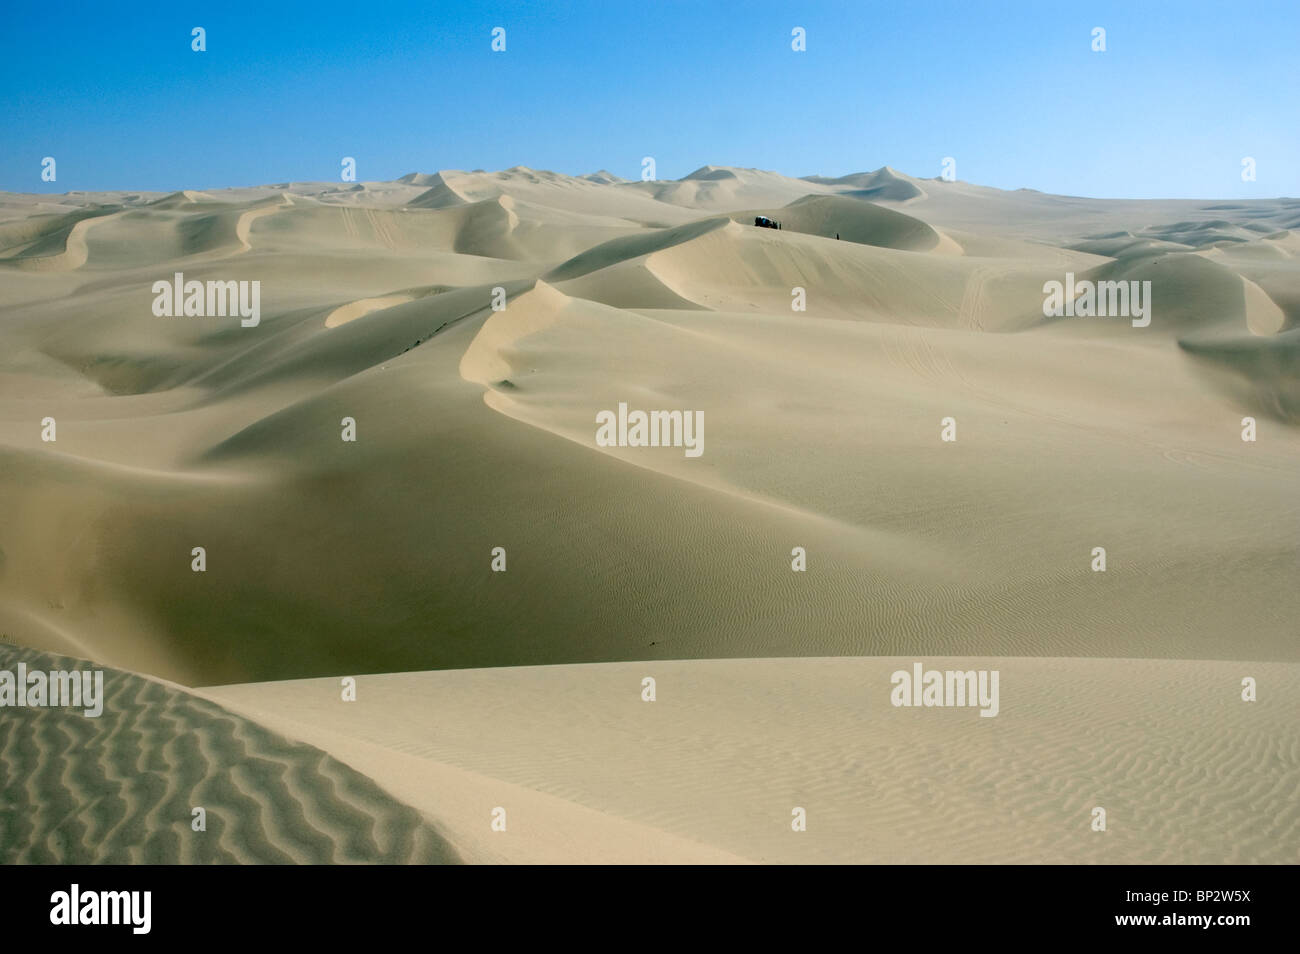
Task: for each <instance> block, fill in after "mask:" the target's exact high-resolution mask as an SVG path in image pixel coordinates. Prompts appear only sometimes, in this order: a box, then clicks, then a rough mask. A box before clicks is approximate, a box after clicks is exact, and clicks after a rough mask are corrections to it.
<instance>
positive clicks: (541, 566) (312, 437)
mask: <svg viewBox="0 0 1300 954" xmlns="http://www.w3.org/2000/svg"><path fill="white" fill-rule="evenodd" d="M200 185H201V184H200ZM754 210H770V211H773V212H774V213H775V214H776V215H777V217H778V218H782V219H783V221H785V222H786V224H787V225H788V227H787V228H785V229H783V230H781V231H774V230H768V229H758V228H754V227H753V226H752V224H749V223H751V222H752V218H749V216H750V214H751V213H752V212H753V211H754ZM87 223H89V224H87ZM1297 224H1300V202H1297V201H1296V200H1287V199H1278V200H1260V201H1254V202H1241V203H1219V202H1205V201H1199V202H1198V201H1180V202H1111V201H1098V200H1087V199H1078V198H1070V197H1062V196H1049V195H1043V194H1040V193H1034V192H1027V191H1019V192H1000V191H998V190H993V189H985V188H981V187H978V186H972V185H969V184H966V183H961V182H957V183H947V182H942V181H938V180H915V179H912V178H910V177H907V176H905V175H903V174H901V173H898V172H895V171H894V170H889V169H884V170H879V171H877V172H874V173H868V174H861V175H857V176H848V177H844V178H842V179H835V180H829V179H820V178H812V179H804V180H801V179H791V178H788V177H785V176H779V175H776V174H774V173H766V172H757V171H754V170H746V169H724V168H718V167H705V168H703V169H701V170H699V171H698V172H697V173H694V174H692V175H691V176H689V177H686V178H685V179H683V180H680V181H676V182H657V183H656V182H651V183H646V182H639V181H626V180H623V179H619V178H617V177H613V176H609V175H593V176H589V177H570V176H562V175H558V174H555V173H547V172H541V171H537V170H531V169H525V168H522V167H520V168H516V169H511V170H506V171H504V172H499V173H481V172H474V173H463V172H451V171H447V172H443V173H438V174H430V175H412V176H407V177H403V179H402V180H399V181H397V182H393V183H373V182H366V183H352V184H339V183H315V184H312V183H282V184H278V185H274V186H264V187H258V188H249V189H233V190H231V189H207V190H205V191H202V192H197V191H190V192H182V193H173V194H170V195H159V194H146V193H140V194H124V193H114V194H104V195H75V194H70V195H65V196H4V197H0V246H2V247H0V270H2V271H3V281H2V282H0V355H3V357H2V358H0V631H2V632H3V633H4V634H7V635H8V636H10V637H11V638H12V639H13V640H14V641H15V642H17V643H21V644H24V645H29V646H35V647H39V648H45V649H49V650H54V651H60V652H68V653H76V654H79V655H84V656H89V657H91V658H95V659H99V660H102V661H105V662H107V663H110V664H113V665H117V666H120V667H122V668H126V669H131V670H133V671H143V672H149V673H153V674H155V675H160V676H163V677H166V678H170V679H173V680H175V681H179V682H183V683H186V684H214V683H224V682H249V681H256V680H266V679H272V678H300V677H307V676H317V675H320V676H323V675H333V674H336V673H339V672H344V671H353V672H391V671H404V670H426V669H436V668H444V667H478V666H490V665H520V664H543V663H573V662H599V661H612V660H621V659H624V660H626V659H641V658H683V657H687V658H690V657H693V658H711V657H725V656H735V657H743V656H782V655H828V654H849V655H875V654H897V653H916V654H922V655H943V654H982V655H1012V656H1026V655H1029V656H1044V657H1056V656H1103V657H1114V658H1122V657H1161V658H1170V659H1178V658H1204V659H1223V660H1260V661H1277V662H1296V661H1300V642H1298V641H1297V640H1296V633H1295V620H1296V618H1298V617H1300V590H1297V588H1296V587H1295V585H1294V583H1295V579H1296V573H1297V570H1298V569H1300V552H1298V547H1300V544H1298V542H1297V541H1300V507H1298V506H1297V497H1296V491H1295V488H1296V487H1297V485H1300V428H1297V427H1296V422H1297V420H1300V347H1297V344H1296V342H1297V340H1300V339H1297V338H1296V335H1297V334H1298V333H1300V328H1298V327H1297V318H1298V317H1300V313H1298V312H1297V305H1298V303H1300V296H1298V294H1297V293H1298V291H1300V281H1298V279H1297V274H1300V273H1298V271H1297V268H1298V265H1297V263H1298V262H1300V259H1297V258H1296V252H1297V249H1298V246H1297V245H1296V241H1297V240H1296V237H1295V233H1294V232H1292V231H1291V229H1293V228H1294V227H1295V226H1296V225H1297ZM83 225H84V226H85V227H84V228H82V226H83ZM836 232H838V233H839V234H840V236H841V238H840V240H838V241H837V240H836V239H835V238H834V235H835V233H836ZM83 245H84V256H85V259H84V261H80V260H81V257H82V252H83V249H82V248H81V246H83ZM78 261H80V264H78V265H76V267H68V266H69V265H71V264H73V263H76V262H78ZM49 262H53V263H55V264H56V265H57V266H58V267H59V268H61V269H62V270H59V271H44V270H42V269H44V268H45V267H47V266H46V265H45V264H42V263H49ZM177 271H182V272H184V274H185V276H186V278H187V279H199V280H208V279H218V280H257V281H260V282H261V283H262V318H261V323H260V324H259V326H258V327H257V328H251V329H245V328H240V327H239V324H238V321H237V320H232V319H223V318H157V317H155V316H154V315H153V314H152V312H151V308H150V305H151V298H152V295H151V292H150V289H151V286H152V283H153V282H154V281H157V280H159V279H168V280H169V279H170V278H171V277H172V275H173V274H174V273H175V272H177ZM1066 271H1073V272H1075V273H1076V276H1077V277H1079V278H1084V277H1091V278H1095V279H1130V278H1131V279H1135V280H1143V279H1146V280H1150V281H1152V284H1153V295H1154V298H1155V312H1154V318H1153V321H1152V324H1151V326H1150V327H1149V328H1145V329H1135V328H1132V327H1131V326H1130V325H1129V324H1128V322H1127V321H1125V320H1124V319H1113V318H1106V319H1059V320H1047V319H1044V317H1043V315H1042V310H1041V306H1042V300H1043V294H1042V284H1043V282H1044V281H1046V280H1060V279H1062V278H1063V277H1064V273H1065V272H1066ZM796 286H798V287H800V288H803V289H804V290H805V291H806V294H807V311H806V312H795V311H792V310H791V300H792V297H791V293H792V288H794V287H796ZM496 287H499V288H501V289H502V290H503V291H504V292H505V293H506V295H507V298H508V306H507V308H506V310H505V311H503V312H493V311H492V310H491V308H490V304H491V301H492V297H493V289H494V288H496ZM345 318H346V319H349V320H346V321H344V319H345ZM619 401H626V402H628V403H629V404H630V405H631V406H632V407H634V408H637V407H640V408H647V409H656V408H663V409H691V410H700V411H703V412H704V417H705V434H704V437H705V452H704V455H703V456H702V457H700V458H698V459H690V458H687V457H685V456H684V454H683V453H682V451H681V449H680V448H660V449H637V448H599V447H597V446H596V445H595V441H594V434H595V414H596V412H597V411H600V410H604V409H613V408H615V407H616V406H617V404H618V402H619ZM1246 415H1252V416H1255V417H1257V418H1258V426H1259V440H1258V441H1257V442H1256V443H1244V442H1242V441H1241V440H1240V432H1241V419H1242V417H1244V416H1246ZM46 416H53V417H55V418H56V419H57V421H58V441H57V443H52V444H51V443H44V442H42V441H41V439H40V433H41V426H40V421H41V420H42V418H44V417H46ZM345 417H347V418H353V419H354V420H355V421H356V422H357V434H358V440H357V442H356V443H344V442H343V441H341V440H340V428H341V421H342V420H343V419H344V418H345ZM945 417H953V418H955V419H956V421H957V431H958V441H957V442H956V443H955V444H945V443H942V442H941V441H940V440H939V436H940V421H941V420H942V419H943V418H945ZM196 546H203V547H205V548H206V550H207V554H208V569H207V572H206V573H203V574H197V573H193V572H191V570H190V559H191V556H190V552H191V549H192V548H193V547H196ZM496 546H502V547H505V548H506V550H507V552H508V559H509V569H508V571H507V572H506V573H504V574H501V573H492V572H491V571H490V560H491V550H492V548H493V547H496ZM796 546H801V547H805V548H806V549H807V552H808V561H809V563H808V566H809V570H808V572H807V573H806V574H796V573H792V572H791V570H790V558H791V550H792V548H794V547H796ZM1098 546H1101V547H1105V548H1106V550H1107V559H1108V569H1107V572H1106V573H1094V572H1092V571H1091V569H1090V563H1091V559H1092V549H1093V548H1094V547H1098Z"/></svg>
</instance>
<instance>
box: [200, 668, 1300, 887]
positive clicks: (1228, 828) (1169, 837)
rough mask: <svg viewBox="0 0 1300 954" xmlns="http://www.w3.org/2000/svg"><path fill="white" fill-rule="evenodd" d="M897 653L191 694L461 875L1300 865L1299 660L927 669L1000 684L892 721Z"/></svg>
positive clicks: (398, 677) (898, 711) (901, 711)
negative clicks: (366, 797) (275, 742)
mask: <svg viewBox="0 0 1300 954" xmlns="http://www.w3.org/2000/svg"><path fill="white" fill-rule="evenodd" d="M912 662H913V660H912V659H911V658H910V657H903V658H894V659H891V658H877V659H798V660H791V659H750V660H726V661H720V660H714V661H705V660H701V661H692V662H683V661H659V662H645V663H620V664H609V665H597V666H547V667H541V668H535V669H495V670H483V671H472V672H471V671H461V672H440V673H402V674H394V675H385V676H374V677H369V678H364V679H362V680H360V681H359V683H358V689H357V692H358V696H357V701H356V702H355V703H342V702H339V701H338V690H337V682H336V681H334V680H309V681H304V682H291V683H265V684H260V685H243V686H226V687H223V688H220V689H212V690H207V692H206V694H208V695H210V696H211V697H213V698H214V699H217V700H218V701H220V702H221V703H222V704H223V705H226V706H229V707H230V708H232V709H234V710H235V711H238V712H240V713H242V714H244V715H246V716H248V717H250V718H253V719H257V720H259V721H262V720H264V721H265V722H266V724H267V725H270V726H274V727H275V728H276V729H277V730H278V731H282V732H284V733H285V734H286V735H290V736H292V737H294V738H299V739H302V740H305V741H307V742H309V743H310V744H312V745H316V746H319V747H320V748H322V749H324V750H325V751H328V752H330V753H331V754H332V755H334V756H335V757H337V758H339V759H341V760H343V761H345V762H348V763H349V764H351V765H352V766H354V767H356V768H358V769H360V770H361V771H363V772H365V773H366V774H367V775H368V776H370V777H372V778H374V779H375V780H376V781H378V782H379V783H380V784H382V785H384V786H385V787H386V788H388V789H389V790H390V791H392V792H394V793H395V794H397V795H399V796H400V797H402V798H403V799H405V800H407V801H409V802H410V803H411V804H412V805H414V806H416V807H419V808H421V809H422V810H424V811H426V812H430V813H434V814H435V815H436V817H438V819H439V821H440V823H441V824H442V825H444V826H445V830H446V831H447V837H448V838H449V839H450V840H451V841H452V842H453V843H454V844H455V845H456V846H457V848H458V849H459V850H460V851H461V852H462V853H463V856H464V857H465V858H466V859H467V860H473V861H497V860H514V861H529V862H555V861H561V862H564V861H576V860H582V861H588V860H600V861H615V862H619V861H622V862H628V861H645V860H669V861H679V862H696V861H702V860H728V859H727V858H726V855H727V854H730V855H732V856H733V857H734V858H739V859H747V860H750V861H760V862H768V863H773V862H797V863H810V862H816V863H860V862H892V863H918V862H926V863H936V862H937V863H975V864H980V863H985V864H989V863H991V864H1001V863H1020V864H1092V863H1101V864H1132V863H1147V864H1178V863H1198V864H1222V863H1236V864H1240V863H1292V864H1294V863H1296V862H1300V805H1297V803H1296V800H1295V799H1294V797H1293V793H1294V791H1295V788H1296V786H1297V784H1300V765H1298V764H1297V762H1296V758H1295V751H1296V748H1297V742H1300V738H1297V728H1296V727H1297V725H1300V668H1297V666H1295V665H1294V664H1288V665H1279V664H1242V663H1210V662H1194V661H1156V660H1116V659H1023V658H999V659H970V658H960V659H929V660H927V661H926V665H927V666H929V667H933V668H938V669H946V668H959V669H983V668H993V669H998V670H999V671H1000V676H1001V678H1000V686H1001V689H1000V695H1001V706H1002V708H1001V711H1000V712H999V714H998V716H997V717H996V718H991V719H986V718H980V717H979V716H978V711H977V710H976V709H970V708H965V709H908V708H895V707H892V706H891V705H890V704H889V701H888V697H889V691H890V689H891V683H890V674H891V673H892V672H893V671H894V670H897V669H900V668H902V669H910V668H911V665H912ZM1247 675H1250V676H1253V677H1254V678H1256V679H1257V681H1258V684H1259V686H1260V691H1261V696H1260V698H1259V701H1257V702H1255V703H1246V702H1242V701H1241V700H1240V695H1239V693H1240V682H1241V679H1242V677H1243V676H1247ZM646 676H653V677H654V678H655V680H656V695H657V698H656V701H655V702H653V703H649V702H644V701H642V699H641V685H642V679H643V678H644V677H646ZM497 806H500V807H503V808H505V809H506V812H507V828H506V831H504V832H494V831H492V830H491V828H490V824H489V822H490V818H491V812H492V810H493V809H494V808H496V807H497ZM795 807H802V808H804V809H805V810H806V812H807V819H808V823H807V831H804V832H795V831H792V829H791V817H792V816H791V812H792V809H793V808H795ZM1095 807H1102V808H1104V809H1105V810H1106V813H1107V830H1106V831H1104V832H1098V831H1093V830H1092V828H1091V822H1092V810H1093V809H1094V808H1095ZM710 852H713V854H712V855H710V854H709V853H710Z"/></svg>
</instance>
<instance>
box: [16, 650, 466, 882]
mask: <svg viewBox="0 0 1300 954" xmlns="http://www.w3.org/2000/svg"><path fill="white" fill-rule="evenodd" d="M19 661H22V662H24V663H26V665H27V666H28V667H29V671H30V670H31V669H42V670H46V671H48V670H50V669H52V668H57V669H62V670H65V671H84V670H91V669H94V668H96V667H95V665H94V664H93V663H88V662H85V661H83V660H77V659H72V658H69V657H62V656H53V655H49V654H46V653H35V652H30V651H26V650H21V649H17V648H15V647H12V646H8V645H0V669H7V670H9V671H10V672H15V671H17V664H18V662H19ZM104 695H105V699H106V703H105V706H104V711H103V712H102V714H101V715H99V716H98V717H95V718H87V717H86V716H85V715H83V714H82V711H81V710H80V709H74V708H9V707H6V708H4V709H3V710H0V863H2V864H137V863H146V864H180V863H185V864H234V863H238V864H252V863H258V864H286V863H299V864H302V863H316V864H323V863H365V862H371V863H379V862H384V863H423V864H430V863H445V862H457V861H459V860H460V859H459V857H458V856H457V855H456V853H455V851H454V850H452V849H451V847H450V846H449V845H448V844H447V842H446V841H445V840H444V839H443V837H442V836H441V835H439V834H438V832H437V831H436V830H435V829H434V828H433V826H431V825H430V824H429V823H428V821H427V820H426V819H424V818H422V817H421V815H420V814H419V813H418V812H416V811H415V810H413V809H412V808H410V807H409V806H407V805H404V804H402V803H400V802H398V801H396V800H395V799H393V798H392V797H391V796H390V795H388V794H387V793H386V792H384V791H383V790H382V789H381V788H380V787H378V786H377V785H376V784H375V783H374V782H373V781H371V780H369V779H367V778H365V777H364V776H362V775H359V774H358V773H357V772H356V771H355V770H353V769H351V768H349V767H348V766H347V765H344V764H342V763H340V762H338V761H337V760H336V759H334V758H332V757H330V756H329V755H326V754H325V753H324V752H322V751H320V750H319V749H315V748H312V747H311V746H309V745H304V744H302V743H300V742H293V741H289V740H288V739H286V738H284V737H282V736H280V735H277V734H276V733H274V732H271V731H267V730H266V729H265V728H263V727H261V726H259V725H256V724H255V723H252V722H250V721H248V720H247V719H244V718H241V717H240V716H237V715H233V714H231V713H230V712H228V711H226V710H225V709H224V708H222V707H221V706H219V705H217V704H214V703H213V702H211V701H209V700H207V699H203V698H200V697H198V696H195V695H193V694H191V693H189V692H186V691H185V690H183V689H182V688H181V687H179V686H174V685H169V684H167V683H163V682H160V681H158V680H155V679H149V678H146V677H142V676H138V675H134V674H131V673H125V672H116V671H109V672H106V673H105V676H104ZM196 807H201V808H203V809H204V810H205V812H206V819H205V824H206V829H205V830H204V831H194V830H193V827H192V824H193V820H194V817H195V816H194V814H193V809H194V808H196Z"/></svg>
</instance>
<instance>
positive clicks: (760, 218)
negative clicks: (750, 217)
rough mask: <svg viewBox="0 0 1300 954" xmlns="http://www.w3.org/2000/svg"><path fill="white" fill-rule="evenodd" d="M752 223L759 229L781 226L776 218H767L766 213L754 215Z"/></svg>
mask: <svg viewBox="0 0 1300 954" xmlns="http://www.w3.org/2000/svg"><path fill="white" fill-rule="evenodd" d="M754 224H755V225H757V226H758V227H759V228H760V229H779V228H780V227H781V223H780V222H778V221H777V220H776V219H769V218H768V217H767V216H766V215H756V216H754Z"/></svg>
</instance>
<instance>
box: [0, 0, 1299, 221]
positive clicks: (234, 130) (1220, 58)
mask: <svg viewBox="0 0 1300 954" xmlns="http://www.w3.org/2000/svg"><path fill="white" fill-rule="evenodd" d="M6 7H7V9H6V10H5V12H4V13H3V22H0V189H3V190H8V191H21V192H65V191H69V190H88V191H89V190H102V189H159V190H173V189H180V188H194V189H203V188H218V187H221V186H233V185H256V184H263V183H270V182H283V181H286V180H299V181H301V180H337V179H338V178H339V171H340V161H341V159H342V158H343V157H344V156H352V157H355V159H356V161H357V177H358V178H359V179H361V180H374V179H392V178H396V177H397V176H400V175H403V174H404V173H407V172H413V171H420V172H433V171H436V170H438V169H446V168H453V169H475V168H484V169H503V168H506V167H509V166H513V165H526V166H531V167H533V168H537V169H552V170H555V171H557V172H565V173H571V174H581V173H586V172H594V171H595V170H597V169H601V168H604V169H608V170H609V171H611V172H614V173H616V174H618V175H621V176H624V177H626V178H637V177H639V176H640V172H641V159H642V157H643V156H653V157H654V158H655V160H656V165H657V172H658V177H659V178H661V179H664V178H677V177H680V176H682V175H685V174H686V173H688V172H690V171H692V170H693V169H695V168H697V167H699V166H701V165H705V164H709V163H711V164H715V165H737V166H753V167H758V168H763V169H773V170H776V171H778V172H782V173H785V174H787V175H793V176H800V175H812V174H822V175H832V176H833V175H843V174H846V173H849V172H860V171H865V170H871V169H875V168H878V167H880V166H882V165H890V166H893V167H894V168H896V169H899V170H901V171H903V172H906V173H909V174H911V175H915V176H922V177H930V176H935V175H938V174H939V173H940V171H941V170H940V164H941V161H942V159H943V158H944V157H946V156H951V157H953V158H954V159H955V160H956V174H957V178H959V179H963V180H966V181H970V182H976V183H980V184H983V185H992V186H998V187H1000V188H1008V189H1014V188H1020V187H1026V188H1033V189H1039V190H1042V191H1046V192H1059V193H1066V194H1074V195H1089V196H1111V197H1124V198H1141V197H1151V198H1163V197H1198V198H1234V197H1246V196H1257V197H1272V196H1280V195H1288V196H1297V195H1300V53H1298V52H1297V51H1298V50H1300V0H1250V2H1246V3H1230V2H1216V3H1210V2H1205V0H1176V2H1165V0H1121V2H1115V3H1110V2H1068V0H1037V2H1018V0H1004V2H995V0H965V2H960V0H959V2H947V0H924V2H913V0H887V2H875V0H856V2H844V3H837V2H816V3H795V2H784V3H772V2H766V0H743V2H734V3H733V2H725V3H723V2H705V0H701V2H696V3H687V2H676V0H642V2H638V3H631V2H626V0H606V2H594V3H581V2H579V3H558V2H548V0H536V2H524V3H510V2H490V3H473V4H466V3H454V4H452V3H442V2H438V0H425V2H421V3H404V2H400V0H385V2H383V3H377V2H376V3H365V2H349V3H334V2H330V0H322V2H318V3H312V4H291V3H277V2H264V3H258V4H252V3H234V2H231V0H227V2H216V3H207V4H190V3H185V2H171V3H157V4H150V3H130V2H127V3H110V2H99V3H86V4H76V3H70V4H60V3H42V2H39V0H37V2H17V0H15V2H13V3H9V4H7V5H6ZM196 26H201V27H204V28H205V29H206V31H207V51H206V52H203V53H196V52H193V51H192V50H191V49H190V44H191V32H190V31H191V29H192V28H193V27H196ZM497 26H501V27H504V28H505V30H506V51H505V52H504V53H494V52H492V50H491V31H492V29H493V27H497ZM794 27H803V28H805V30H806V31H807V50H806V51H805V52H794V51H793V50H792V49H791V30H792V29H793V28H794ZM1094 27H1103V28H1105V30H1106V46H1107V49H1106V52H1104V53H1096V52H1093V51H1092V48H1091V46H1092V37H1091V33H1092V30H1093V28H1094ZM45 156H53V157H55V159H56V161H57V173H58V178H57V181H56V182H54V183H44V182H42V181H41V178H40V173H41V160H42V158H43V157H45ZM1246 156H1250V157H1253V158H1254V159H1255V161H1256V170H1257V180H1256V181H1255V182H1243V181H1242V178H1241V168H1242V166H1241V163H1242V158H1243V157H1246Z"/></svg>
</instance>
